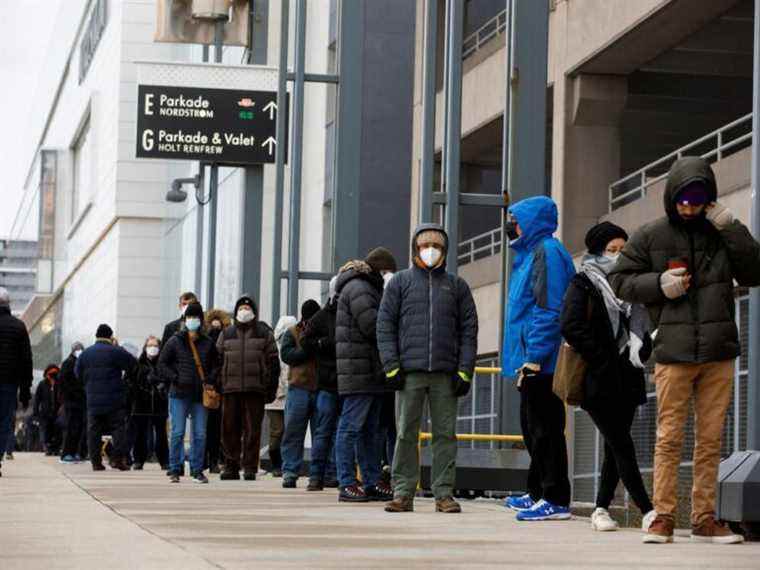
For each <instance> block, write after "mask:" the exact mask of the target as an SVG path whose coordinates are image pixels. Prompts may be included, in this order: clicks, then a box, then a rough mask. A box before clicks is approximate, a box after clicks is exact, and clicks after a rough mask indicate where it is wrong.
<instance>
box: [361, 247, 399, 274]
mask: <svg viewBox="0 0 760 570" xmlns="http://www.w3.org/2000/svg"><path fill="white" fill-rule="evenodd" d="M364 261H366V262H367V265H369V266H370V267H371V268H372V270H373V271H377V272H378V273H380V272H381V271H392V272H393V273H395V272H396V259H395V258H394V257H393V254H392V253H391V252H390V251H388V250H387V249H386V248H384V247H376V248H375V249H373V250H372V251H370V252H369V253H368V254H367V258H366V259H365V260H364Z"/></svg>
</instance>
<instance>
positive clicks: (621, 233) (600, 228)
mask: <svg viewBox="0 0 760 570" xmlns="http://www.w3.org/2000/svg"><path fill="white" fill-rule="evenodd" d="M618 238H622V239H624V240H626V241H628V234H627V233H626V231H625V230H624V229H623V228H621V227H620V226H616V225H615V224H613V223H611V222H602V223H601V224H597V225H595V226H594V227H593V228H591V229H590V230H589V231H588V232H587V233H586V249H588V252H589V253H590V254H591V255H602V253H604V249H605V248H606V247H607V244H608V243H610V242H611V241H612V240H613V239H618Z"/></svg>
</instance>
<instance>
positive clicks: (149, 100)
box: [145, 93, 154, 115]
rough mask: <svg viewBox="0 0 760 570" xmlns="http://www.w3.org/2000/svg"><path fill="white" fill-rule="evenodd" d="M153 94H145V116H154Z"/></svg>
mask: <svg viewBox="0 0 760 570" xmlns="http://www.w3.org/2000/svg"><path fill="white" fill-rule="evenodd" d="M153 97H154V94H153V93H146V94H145V114H146V115H152V114H153Z"/></svg>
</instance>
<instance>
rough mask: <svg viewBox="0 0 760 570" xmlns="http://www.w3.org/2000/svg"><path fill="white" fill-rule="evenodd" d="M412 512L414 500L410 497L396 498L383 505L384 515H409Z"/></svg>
mask: <svg viewBox="0 0 760 570" xmlns="http://www.w3.org/2000/svg"><path fill="white" fill-rule="evenodd" d="M413 511H414V499H413V498H412V497H396V498H395V499H393V500H392V501H391V502H390V503H388V504H386V505H385V512H386V513H411V512H413Z"/></svg>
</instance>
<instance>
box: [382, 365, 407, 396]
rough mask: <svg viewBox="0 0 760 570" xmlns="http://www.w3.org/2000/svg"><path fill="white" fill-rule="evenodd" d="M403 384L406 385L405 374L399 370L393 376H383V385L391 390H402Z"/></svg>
mask: <svg viewBox="0 0 760 570" xmlns="http://www.w3.org/2000/svg"><path fill="white" fill-rule="evenodd" d="M404 384H406V372H404V371H403V370H399V371H398V372H396V373H395V374H394V375H393V376H388V375H387V374H386V375H385V385H386V386H388V388H390V389H391V390H396V391H400V390H403V389H404Z"/></svg>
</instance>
